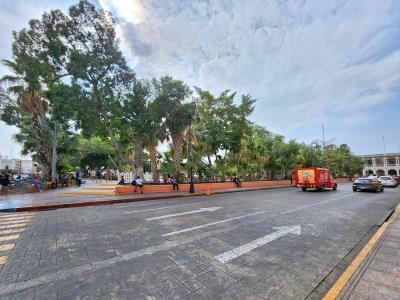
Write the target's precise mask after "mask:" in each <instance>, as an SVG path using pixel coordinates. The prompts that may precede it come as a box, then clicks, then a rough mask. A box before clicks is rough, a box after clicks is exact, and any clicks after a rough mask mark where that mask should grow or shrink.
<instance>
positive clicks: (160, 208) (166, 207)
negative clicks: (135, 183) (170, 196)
mask: <svg viewBox="0 0 400 300" xmlns="http://www.w3.org/2000/svg"><path fill="white" fill-rule="evenodd" d="M199 204H200V203H199ZM192 205H193V204H181V205H175V206H164V207H158V208H150V209H141V210H133V211H126V212H124V214H133V213H137V212H144V211H153V210H162V209H168V208H175V207H182V206H192Z"/></svg>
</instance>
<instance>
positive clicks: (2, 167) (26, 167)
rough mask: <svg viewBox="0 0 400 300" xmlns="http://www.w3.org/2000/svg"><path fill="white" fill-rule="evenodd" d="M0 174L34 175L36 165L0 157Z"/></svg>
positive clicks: (32, 162) (26, 161) (25, 160)
mask: <svg viewBox="0 0 400 300" xmlns="http://www.w3.org/2000/svg"><path fill="white" fill-rule="evenodd" d="M0 172H6V173H12V174H26V175H27V174H34V173H37V164H35V162H34V161H32V160H29V159H11V158H8V157H6V156H0Z"/></svg>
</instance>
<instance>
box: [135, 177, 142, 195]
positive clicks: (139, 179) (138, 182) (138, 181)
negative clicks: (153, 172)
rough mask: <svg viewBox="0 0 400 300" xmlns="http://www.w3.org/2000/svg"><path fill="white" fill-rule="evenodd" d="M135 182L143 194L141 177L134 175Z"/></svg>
mask: <svg viewBox="0 0 400 300" xmlns="http://www.w3.org/2000/svg"><path fill="white" fill-rule="evenodd" d="M135 184H136V186H137V187H139V190H140V193H141V194H143V179H142V178H140V176H138V177H136V180H135ZM135 191H136V189H135Z"/></svg>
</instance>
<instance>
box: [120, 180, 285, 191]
mask: <svg viewBox="0 0 400 300" xmlns="http://www.w3.org/2000/svg"><path fill="white" fill-rule="evenodd" d="M268 186H290V180H274V181H267V180H263V181H245V182H242V187H244V188H246V187H268ZM194 187H195V190H196V192H199V191H201V192H202V191H206V190H207V188H208V187H209V188H210V190H221V189H231V188H235V187H236V185H235V184H234V183H233V182H215V183H195V186H194ZM136 190H137V192H139V188H137V189H136ZM179 190H180V191H183V192H189V184H188V183H183V184H180V185H179ZM168 192H173V189H172V185H170V184H168V185H165V184H160V185H158V184H157V185H156V184H151V185H144V186H143V193H145V194H148V193H168ZM115 193H116V194H133V193H135V187H134V186H127V185H125V186H122V185H121V186H117V187H115Z"/></svg>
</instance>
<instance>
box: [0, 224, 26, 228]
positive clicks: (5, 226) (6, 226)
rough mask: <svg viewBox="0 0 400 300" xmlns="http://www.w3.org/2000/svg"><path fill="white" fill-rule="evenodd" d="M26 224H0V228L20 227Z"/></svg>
mask: <svg viewBox="0 0 400 300" xmlns="http://www.w3.org/2000/svg"><path fill="white" fill-rule="evenodd" d="M26 225H28V223H21V224H11V225H3V226H0V229H9V228H20V227H25V226H26Z"/></svg>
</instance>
